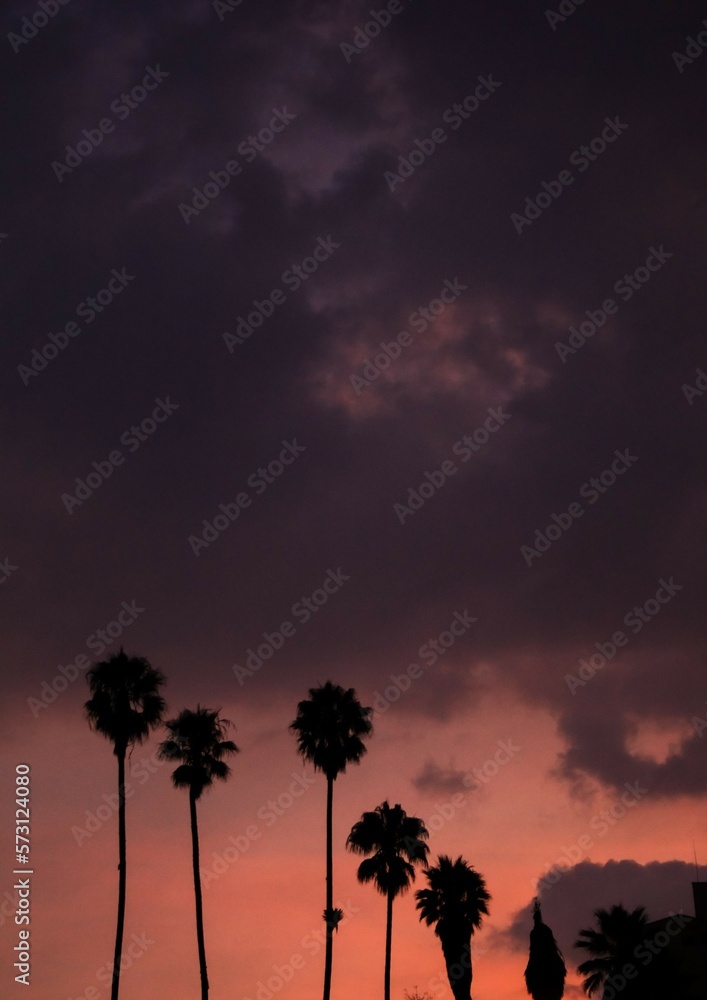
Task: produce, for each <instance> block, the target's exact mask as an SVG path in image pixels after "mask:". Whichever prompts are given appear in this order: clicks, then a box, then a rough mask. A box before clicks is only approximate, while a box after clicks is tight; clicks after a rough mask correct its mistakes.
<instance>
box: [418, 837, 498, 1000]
mask: <svg viewBox="0 0 707 1000" xmlns="http://www.w3.org/2000/svg"><path fill="white" fill-rule="evenodd" d="M424 874H425V875H426V877H427V881H428V882H429V886H430V887H429V889H418V891H417V892H416V893H415V898H416V899H417V908H418V910H420V911H421V912H420V920H424V921H425V923H426V924H427V926H428V927H430V926H431V925H432V924H434V925H435V934H436V935H437V937H438V938H439V939H440V941H441V942H442V953H443V955H444V961H445V965H446V967H447V977H448V979H449V985H450V986H451V988H452V993H453V994H454V998H455V1000H471V979H472V970H471V935H472V934H473V933H474V931H475V930H477V929H478V928H479V927H480V926H481V922H482V920H483V918H484V917H485V916H488V912H489V911H488V906H487V903H488V902H489V900H490V899H491V896H490V895H489V893H488V891H487V889H486V883H485V882H484V880H483V878H482V877H481V875H479V873H478V872H477V871H475V870H474V869H473V868H472V867H471V865H469V864H467V863H466V861H465V860H464V859H463V858H462V857H461V855H460V856H459V857H458V858H457V860H456V861H452V859H451V858H450V857H449V856H448V855H446V854H440V856H439V858H438V859H437V864H436V865H435V866H433V867H430V868H426V869H425V872H424Z"/></svg>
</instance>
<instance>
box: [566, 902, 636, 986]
mask: <svg viewBox="0 0 707 1000" xmlns="http://www.w3.org/2000/svg"><path fill="white" fill-rule="evenodd" d="M594 917H595V919H596V922H597V925H598V930H594V929H593V928H591V927H588V928H584V929H583V930H581V931H580V932H579V935H580V936H579V938H578V939H577V940H576V941H575V943H574V946H575V948H584V949H585V950H586V951H588V952H589V954H590V955H591V956H592V957H591V958H589V959H587V961H586V962H582V964H581V965H579V966H577V972H578V973H579V974H580V976H585V977H586V978H585V980H584V982H583V983H582V988H583V989H584V992H585V993H587V994H588V995H589V996H592V995H593V994H594V993H598V991H599V990H602V992H603V988H604V986H605V985H606V983H607V981H608V980H609V979H610V978H611V977H612V976H618V975H622V969H623V967H624V965H626V964H627V963H631V961H632V960H633V959H634V958H635V954H634V952H635V949H636V948H637V947H638V946H639V945H640V944H641V943H642V941H643V939H644V937H645V933H646V927H647V924H648V917H647V916H646V911H645V909H644V907H642V906H639V907H637V908H636V909H635V910H633V911H631V912H629V911H628V910H627V909H626V908H625V907H624V906H622V905H621V904H618V905H617V906H612V907H611V909H610V910H603V909H598V910H595V911H594ZM622 995H623V998H622V1000H633V998H634V997H635V998H638V997H639V996H642V987H641V985H640V983H636V981H635V980H633V981H631V980H629V981H628V982H627V983H626V986H625V989H624V990H622Z"/></svg>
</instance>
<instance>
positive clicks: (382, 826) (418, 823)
mask: <svg viewBox="0 0 707 1000" xmlns="http://www.w3.org/2000/svg"><path fill="white" fill-rule="evenodd" d="M428 837H429V833H428V832H427V828H426V826H425V824H424V823H423V822H422V820H421V819H419V818H418V817H417V816H408V815H407V813H406V812H405V810H404V809H403V808H402V807H401V806H399V805H394V806H393V807H392V808H391V806H390V805H389V804H388V802H387V801H386V802H383V803H382V804H381V805H379V806H376V808H375V810H374V811H373V812H365V813H364V814H363V816H362V817H361V819H360V820H359V821H358V823H354V825H353V827H352V828H351V833H350V834H349V836H348V839H347V841H346V846H347V847H348V848H349V850H350V851H353V852H354V854H370V855H371V857H369V858H366V859H365V860H364V861H362V862H361V864H360V865H359V866H358V872H357V875H358V880H359V882H373V884H374V885H375V887H376V889H377V890H378V892H380V893H381V894H382V895H383V896H385V897H386V899H387V918H386V930H385V979H384V997H385V1000H390V952H391V941H392V933H393V900H394V899H395V897H396V896H399V895H402V894H403V893H405V892H407V890H408V889H409V888H410V883H411V882H412V881H413V880H414V878H415V868H414V865H415V864H425V863H426V861H427V853H428V851H429V847H428V846H427V844H426V843H425V840H427V838H428Z"/></svg>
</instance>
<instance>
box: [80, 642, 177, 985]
mask: <svg viewBox="0 0 707 1000" xmlns="http://www.w3.org/2000/svg"><path fill="white" fill-rule="evenodd" d="M86 680H87V681H88V686H89V690H90V692H91V697H90V698H89V700H88V701H87V702H86V704H85V705H84V710H85V712H86V718H87V719H88V721H89V723H90V725H91V726H92V728H93V729H95V730H96V732H97V733H100V734H101V735H102V736H105V737H107V739H109V740H112V742H113V753H114V754H115V756H116V757H117V758H118V923H117V928H116V932H115V951H114V954H113V973H112V980H111V993H110V995H111V1000H118V988H119V985H120V959H121V954H122V950H123V927H124V924H125V890H126V885H127V857H126V855H127V852H126V837H125V755H126V753H127V750H128V747H129V746H132V745H133V744H134V743H142V741H143V740H144V739H146V737H147V736H148V735H149V733H150V730H151V729H154V727H155V726H156V725H157V724H158V723H159V721H160V719H161V718H162V713H163V711H164V709H165V702H164V698H162V696H161V695H160V694H159V693H158V690H159V688H160V686H161V685H162V684H164V682H165V679H164V677H163V675H162V674H161V673H160V672H159V670H155V669H154V667H152V666H151V665H150V664H149V662H148V661H147V660H146V659H144V658H143V657H141V656H127V655H126V654H125V653H124V652H123V648H122V646H121V648H120V652H119V653H114V654H113V656H111V657H110V658H109V659H108V660H103V661H102V662H101V663H97V664H96V665H95V667H91V669H90V670H89V671H88V673H87V674H86Z"/></svg>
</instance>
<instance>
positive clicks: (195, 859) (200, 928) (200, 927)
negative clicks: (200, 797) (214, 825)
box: [189, 789, 209, 1000]
mask: <svg viewBox="0 0 707 1000" xmlns="http://www.w3.org/2000/svg"><path fill="white" fill-rule="evenodd" d="M189 815H190V818H191V844H192V864H193V867H194V896H195V899H196V941H197V945H198V947H199V974H200V976H201V1000H208V997H209V979H208V976H207V975H206V947H205V945H204V914H203V910H202V906H201V873H200V872H199V827H198V826H197V822H196V796H195V795H194V792H193V790H192V789H189Z"/></svg>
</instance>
